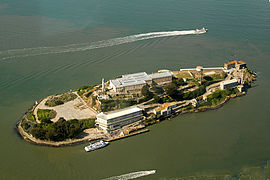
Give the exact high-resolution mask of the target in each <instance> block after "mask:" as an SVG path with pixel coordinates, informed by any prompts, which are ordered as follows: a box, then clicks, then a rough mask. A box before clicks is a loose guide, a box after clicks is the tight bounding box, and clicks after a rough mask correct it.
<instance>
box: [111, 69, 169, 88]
mask: <svg viewBox="0 0 270 180" xmlns="http://www.w3.org/2000/svg"><path fill="white" fill-rule="evenodd" d="M172 76H173V73H172V72H161V73H154V74H150V75H148V74H147V73H146V72H140V73H134V74H126V75H122V77H121V78H117V79H114V80H110V87H111V88H112V89H113V90H114V91H115V92H138V91H140V90H141V89H142V87H143V86H144V85H146V84H149V85H150V84H152V82H153V81H154V82H156V83H158V84H162V83H169V82H171V81H172Z"/></svg>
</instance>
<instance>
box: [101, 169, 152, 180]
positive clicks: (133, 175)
mask: <svg viewBox="0 0 270 180" xmlns="http://www.w3.org/2000/svg"><path fill="white" fill-rule="evenodd" d="M155 173H156V170H149V171H138V172H133V173H128V174H123V175H120V176H113V177H109V178H106V179H104V180H129V179H136V178H139V177H142V176H148V175H151V174H155Z"/></svg>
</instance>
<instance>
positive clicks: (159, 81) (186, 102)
mask: <svg viewBox="0 0 270 180" xmlns="http://www.w3.org/2000/svg"><path fill="white" fill-rule="evenodd" d="M255 80H256V73H254V72H253V71H251V70H250V69H249V68H247V65H246V63H244V62H242V61H237V60H234V61H229V62H227V63H225V64H224V67H208V68H204V67H202V66H197V67H196V68H190V69H180V70H175V71H173V70H172V71H171V70H159V71H158V72H155V73H152V74H147V73H146V72H139V73H133V74H126V75H122V76H120V77H119V78H116V79H113V80H109V81H107V82H105V81H104V79H102V84H99V85H95V86H91V85H87V86H82V87H80V88H78V89H76V90H74V91H69V92H66V93H64V94H59V95H52V96H49V97H47V98H45V99H42V100H41V101H39V102H35V104H34V105H33V106H32V107H31V108H29V110H28V111H27V112H26V113H25V114H24V115H23V116H22V118H21V119H20V121H19V122H18V123H17V126H16V127H17V130H18V132H19V133H20V135H21V136H22V137H23V138H24V139H25V140H27V141H30V142H32V143H35V144H41V145H48V146H64V145H71V144H77V143H82V142H88V141H95V140H101V139H102V140H104V141H114V140H117V139H121V138H125V137H129V136H132V135H135V134H140V133H143V132H147V131H148V129H146V127H147V126H149V125H152V124H155V123H158V122H160V121H163V120H166V119H170V118H171V117H174V116H176V115H181V114H184V113H189V112H200V111H206V110H208V109H216V108H219V107H221V106H222V105H223V104H224V103H225V102H227V101H228V100H229V99H231V98H235V97H239V96H242V95H245V94H246V93H247V90H248V88H250V87H251V85H252V82H253V81H255Z"/></svg>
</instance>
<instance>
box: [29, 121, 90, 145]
mask: <svg viewBox="0 0 270 180" xmlns="http://www.w3.org/2000/svg"><path fill="white" fill-rule="evenodd" d="M93 127H95V120H94V119H84V120H77V119H73V120H69V121H66V120H65V119H64V118H59V120H58V121H57V122H55V123H53V122H51V121H50V122H43V123H40V124H35V125H34V126H33V127H32V129H31V131H30V133H31V134H32V135H33V136H34V137H35V138H37V139H41V140H50V141H63V140H65V139H70V138H74V137H76V136H78V135H79V134H80V133H81V132H83V130H84V129H88V128H93Z"/></svg>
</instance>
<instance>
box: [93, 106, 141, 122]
mask: <svg viewBox="0 0 270 180" xmlns="http://www.w3.org/2000/svg"><path fill="white" fill-rule="evenodd" d="M140 111H142V109H141V108H140V107H139V106H133V107H129V108H126V109H122V110H117V111H114V112H111V113H104V112H101V113H99V114H98V115H97V116H96V117H97V118H102V119H105V120H108V119H113V118H116V117H121V116H124V115H127V114H131V113H135V112H140Z"/></svg>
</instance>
